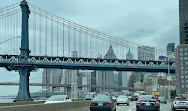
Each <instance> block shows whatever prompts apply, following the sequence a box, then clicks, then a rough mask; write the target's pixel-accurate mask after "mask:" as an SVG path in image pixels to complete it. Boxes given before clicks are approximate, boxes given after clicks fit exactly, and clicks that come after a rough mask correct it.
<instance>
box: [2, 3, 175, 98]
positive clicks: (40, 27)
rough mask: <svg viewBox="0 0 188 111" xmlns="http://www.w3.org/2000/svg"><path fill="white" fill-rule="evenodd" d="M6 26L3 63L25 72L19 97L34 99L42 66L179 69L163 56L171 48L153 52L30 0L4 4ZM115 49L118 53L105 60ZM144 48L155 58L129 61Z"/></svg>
mask: <svg viewBox="0 0 188 111" xmlns="http://www.w3.org/2000/svg"><path fill="white" fill-rule="evenodd" d="M20 7H21V8H20ZM0 29H1V30H0V42H1V43H0V50H1V52H0V67H5V68H6V69H7V70H9V71H13V70H14V71H18V72H19V74H20V83H19V92H18V95H17V98H16V100H18V101H19V100H31V97H30V94H29V76H30V72H32V71H36V70H37V69H39V68H56V69H83V70H114V71H140V72H166V73H167V72H168V71H169V70H170V72H171V73H174V72H175V63H174V62H172V61H168V62H167V61H159V60H158V57H159V56H161V55H166V54H167V52H166V51H165V50H161V49H157V48H154V52H152V51H150V47H148V46H144V45H141V44H137V43H133V42H130V41H126V40H124V39H120V38H118V37H115V36H111V35H108V34H105V33H102V32H99V31H96V30H93V29H91V28H89V27H87V26H83V25H80V24H77V23H75V22H72V21H70V20H67V19H64V18H62V17H59V16H57V15H54V14H52V13H50V12H48V11H45V10H43V9H41V8H39V7H37V6H35V5H33V4H30V3H27V2H26V1H25V0H23V1H22V2H21V3H17V4H13V5H11V6H7V7H4V8H0ZM109 47H113V49H114V54H115V55H116V57H114V58H113V59H104V58H102V56H101V55H104V54H105V52H106V50H108V48H109ZM139 47H144V48H142V50H141V51H140V52H142V51H147V52H148V54H150V55H152V56H154V58H155V59H151V60H139V59H137V58H134V59H132V60H126V59H125V58H126V52H127V50H129V49H131V50H133V51H134V54H135V57H136V56H137V55H138V48H139ZM72 52H76V56H74V55H72Z"/></svg>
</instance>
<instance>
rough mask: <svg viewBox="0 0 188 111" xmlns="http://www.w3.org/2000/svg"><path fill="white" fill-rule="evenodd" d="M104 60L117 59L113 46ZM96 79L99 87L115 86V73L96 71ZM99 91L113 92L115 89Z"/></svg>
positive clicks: (100, 89) (99, 89)
mask: <svg viewBox="0 0 188 111" xmlns="http://www.w3.org/2000/svg"><path fill="white" fill-rule="evenodd" d="M104 59H116V55H115V54H114V50H113V48H112V45H110V46H109V49H108V52H107V53H106V55H105V56H104ZM96 79H97V80H96V84H97V85H98V86H113V85H114V71H96ZM97 91H98V92H101V91H107V92H113V89H105V88H98V89H97Z"/></svg>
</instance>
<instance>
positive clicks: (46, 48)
mask: <svg viewBox="0 0 188 111" xmlns="http://www.w3.org/2000/svg"><path fill="white" fill-rule="evenodd" d="M47 34H48V22H47V17H46V40H45V53H46V56H47V54H48V53H47V52H48V51H47V50H48V47H47V46H48V45H47V37H48V35H47Z"/></svg>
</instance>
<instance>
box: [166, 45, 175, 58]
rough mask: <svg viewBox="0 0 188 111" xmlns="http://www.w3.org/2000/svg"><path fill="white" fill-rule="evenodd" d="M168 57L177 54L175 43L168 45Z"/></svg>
mask: <svg viewBox="0 0 188 111" xmlns="http://www.w3.org/2000/svg"><path fill="white" fill-rule="evenodd" d="M166 51H167V55H168V56H170V55H173V54H174V53H175V43H168V44H167V47H166Z"/></svg>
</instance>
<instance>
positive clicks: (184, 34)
mask: <svg viewBox="0 0 188 111" xmlns="http://www.w3.org/2000/svg"><path fill="white" fill-rule="evenodd" d="M187 12H188V1H187V0H179V23H180V24H179V27H180V44H188V13H187Z"/></svg>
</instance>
